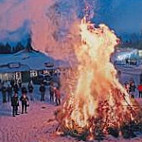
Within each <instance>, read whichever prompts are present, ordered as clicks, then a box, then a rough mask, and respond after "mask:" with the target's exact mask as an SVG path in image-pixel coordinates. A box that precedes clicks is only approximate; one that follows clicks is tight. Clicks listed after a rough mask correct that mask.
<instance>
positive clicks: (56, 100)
mask: <svg viewBox="0 0 142 142" xmlns="http://www.w3.org/2000/svg"><path fill="white" fill-rule="evenodd" d="M55 102H56V105H60V104H61V93H60V90H59V88H58V87H57V88H55Z"/></svg>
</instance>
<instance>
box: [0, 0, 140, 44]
mask: <svg viewBox="0 0 142 142" xmlns="http://www.w3.org/2000/svg"><path fill="white" fill-rule="evenodd" d="M86 1H87V3H88V4H89V5H90V7H91V12H92V13H94V15H95V16H94V18H93V22H96V23H97V24H98V23H105V24H107V25H108V26H109V27H110V28H112V29H113V30H115V32H116V33H117V34H118V35H123V34H124V33H127V34H128V33H130V34H131V33H140V31H141V30H142V16H141V15H142V0H0V42H4V43H5V42H10V43H11V44H15V43H17V42H18V41H22V42H23V43H25V42H26V39H27V35H28V34H29V33H30V31H32V33H33V37H32V38H33V41H34V42H35V44H36V45H37V46H39V45H40V44H41V43H42V42H45V39H46V38H47V37H50V34H47V32H50V33H52V31H54V30H55V29H56V31H57V29H58V32H60V31H66V30H67V29H68V28H69V27H70V24H71V23H72V21H73V20H75V19H74V16H73V15H74V13H76V14H77V15H78V17H79V18H80V17H81V16H82V15H83V11H84V10H83V8H84V5H85V3H86ZM52 9H54V10H52ZM80 15H81V16H80ZM53 17H55V19H54V18H53ZM57 17H59V19H60V20H59V19H58V18H57ZM56 19H58V20H56ZM51 21H52V22H54V23H56V24H57V25H58V26H57V25H56V27H55V26H54V28H52V27H51V25H52V22H51ZM50 22H51V23H50ZM61 25H65V26H64V27H62V26H61ZM41 36H42V38H43V39H41ZM37 39H38V40H39V42H37ZM43 45H44V44H43Z"/></svg>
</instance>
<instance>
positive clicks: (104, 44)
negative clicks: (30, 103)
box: [57, 18, 140, 139]
mask: <svg viewBox="0 0 142 142" xmlns="http://www.w3.org/2000/svg"><path fill="white" fill-rule="evenodd" d="M80 35H81V46H80V47H76V48H75V53H76V56H77V59H78V62H79V66H78V74H79V75H78V80H77V84H76V89H75V91H74V92H72V93H71V95H70V98H69V100H67V101H66V102H65V103H64V105H63V108H62V110H61V111H60V112H59V113H58V115H57V117H58V118H57V119H58V121H59V123H60V128H61V130H62V131H64V132H69V133H70V132H72V133H75V134H77V135H83V134H84V133H86V132H87V133H88V137H89V138H88V139H93V138H94V135H93V133H94V132H95V131H97V130H98V129H101V130H102V131H103V133H107V128H109V127H117V128H119V127H120V126H121V125H122V124H123V123H124V122H130V121H133V120H136V119H137V117H138V116H137V115H136V114H138V113H137V112H138V111H139V110H140V108H139V107H132V106H133V105H136V106H138V104H137V103H136V102H135V101H134V100H131V98H130V97H129V94H128V93H127V92H126V90H125V89H124V88H123V87H122V85H121V84H120V83H119V81H118V79H117V78H116V75H117V71H116V70H115V68H114V66H113V65H112V64H111V62H110V57H111V54H112V53H113V52H114V49H115V46H116V45H117V44H118V41H119V40H118V38H117V37H116V35H115V34H114V32H113V31H111V30H110V29H109V28H108V27H107V26H105V25H104V24H101V25H99V28H95V27H94V25H93V24H91V23H90V22H87V21H86V18H84V19H83V20H82V21H81V25H80ZM134 109H135V113H134Z"/></svg>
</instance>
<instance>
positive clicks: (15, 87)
mask: <svg viewBox="0 0 142 142" xmlns="http://www.w3.org/2000/svg"><path fill="white" fill-rule="evenodd" d="M18 91H19V87H18V84H17V83H15V84H14V92H15V93H18Z"/></svg>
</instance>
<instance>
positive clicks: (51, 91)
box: [49, 82, 54, 102]
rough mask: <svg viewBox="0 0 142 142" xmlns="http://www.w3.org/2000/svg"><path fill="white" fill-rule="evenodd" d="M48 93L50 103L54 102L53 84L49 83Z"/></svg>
mask: <svg viewBox="0 0 142 142" xmlns="http://www.w3.org/2000/svg"><path fill="white" fill-rule="evenodd" d="M49 93H50V102H53V101H54V85H53V82H51V84H50V87H49Z"/></svg>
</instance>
